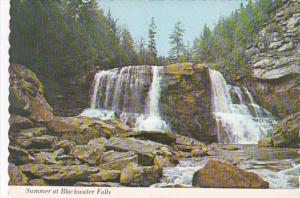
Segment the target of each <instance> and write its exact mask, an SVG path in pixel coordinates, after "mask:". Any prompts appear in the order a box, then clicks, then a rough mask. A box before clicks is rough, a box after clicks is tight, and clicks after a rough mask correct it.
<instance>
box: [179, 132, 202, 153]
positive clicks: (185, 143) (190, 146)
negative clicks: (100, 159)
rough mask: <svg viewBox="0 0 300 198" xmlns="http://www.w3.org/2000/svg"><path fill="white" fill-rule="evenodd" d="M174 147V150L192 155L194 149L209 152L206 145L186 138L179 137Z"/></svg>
mask: <svg viewBox="0 0 300 198" xmlns="http://www.w3.org/2000/svg"><path fill="white" fill-rule="evenodd" d="M173 145H174V146H173V147H174V149H176V150H178V151H182V152H188V153H190V152H191V151H192V150H194V149H200V150H202V151H203V152H206V151H207V147H206V145H205V144H204V143H202V142H200V141H198V140H196V139H193V138H188V137H185V136H177V137H176V142H175V143H174V144H173Z"/></svg>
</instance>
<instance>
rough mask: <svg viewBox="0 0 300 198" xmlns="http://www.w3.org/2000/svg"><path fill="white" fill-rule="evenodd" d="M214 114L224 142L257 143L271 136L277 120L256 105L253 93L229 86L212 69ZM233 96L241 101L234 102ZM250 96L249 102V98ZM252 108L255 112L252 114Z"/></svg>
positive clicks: (219, 134) (220, 136)
mask: <svg viewBox="0 0 300 198" xmlns="http://www.w3.org/2000/svg"><path fill="white" fill-rule="evenodd" d="M209 73H210V79H211V83H212V103H213V111H214V112H213V113H214V116H215V119H216V122H217V128H218V139H219V140H218V141H219V142H220V143H238V144H256V143H257V142H258V140H259V139H261V138H262V137H265V136H267V135H269V134H270V133H271V130H272V126H273V124H274V122H275V121H274V119H273V118H272V117H271V116H270V114H269V113H268V112H267V111H266V110H264V109H263V108H262V107H260V106H258V105H257V104H255V103H254V101H253V98H252V96H251V94H250V93H249V91H248V90H247V89H246V88H244V92H245V93H243V92H242V91H241V89H240V88H239V87H236V86H230V85H228V84H227V83H226V81H225V79H224V77H223V76H222V74H221V73H220V72H218V71H215V70H210V71H209ZM230 93H233V94H235V95H236V96H237V98H238V99H239V101H238V103H235V104H234V103H233V99H232V96H231V94H230ZM247 97H248V103H247V102H246V100H245V98H247ZM250 108H252V109H253V111H252V112H251V111H250Z"/></svg>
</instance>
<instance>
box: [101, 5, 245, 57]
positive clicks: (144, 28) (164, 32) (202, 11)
mask: <svg viewBox="0 0 300 198" xmlns="http://www.w3.org/2000/svg"><path fill="white" fill-rule="evenodd" d="M97 1H98V3H99V4H100V7H101V8H102V9H103V10H104V12H105V13H107V11H108V10H109V9H110V10H111V13H112V15H113V16H114V17H115V18H117V19H118V21H119V24H120V25H124V26H125V27H127V28H128V30H129V31H130V33H131V34H132V36H133V38H134V40H136V41H137V40H140V39H141V38H142V37H143V38H144V39H145V40H146V41H147V36H148V29H149V25H150V22H151V17H154V21H155V23H156V26H157V34H156V45H157V51H158V54H159V55H163V56H167V55H168V51H169V49H170V45H169V35H170V34H171V33H172V31H173V28H174V24H175V23H176V22H177V21H181V22H182V24H183V26H184V28H185V30H186V31H185V35H184V40H185V42H186V43H187V42H188V41H189V42H190V45H192V43H193V41H194V39H195V38H196V37H197V36H199V35H200V34H201V33H202V29H203V27H204V25H205V24H207V25H208V26H209V27H210V28H213V27H214V25H215V23H216V22H217V21H218V19H219V18H220V17H222V16H224V17H226V16H229V15H230V14H231V12H232V11H234V10H236V9H238V8H239V7H240V4H241V2H244V5H245V4H246V2H247V0H161V1H160V0H97Z"/></svg>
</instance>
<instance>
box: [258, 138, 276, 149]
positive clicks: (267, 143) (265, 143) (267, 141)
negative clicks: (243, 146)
mask: <svg viewBox="0 0 300 198" xmlns="http://www.w3.org/2000/svg"><path fill="white" fill-rule="evenodd" d="M258 146H259V147H273V139H272V138H270V137H268V138H263V139H261V140H259V141H258Z"/></svg>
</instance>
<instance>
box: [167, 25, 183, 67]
mask: <svg viewBox="0 0 300 198" xmlns="http://www.w3.org/2000/svg"><path fill="white" fill-rule="evenodd" d="M184 32H185V29H184V28H183V25H182V23H181V22H180V21H178V22H177V23H176V24H175V26H174V30H173V32H172V33H171V34H170V36H169V38H170V45H171V49H170V51H169V60H170V61H172V62H182V61H185V60H183V59H184V57H185V56H184V55H185V46H184V41H183V35H184Z"/></svg>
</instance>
